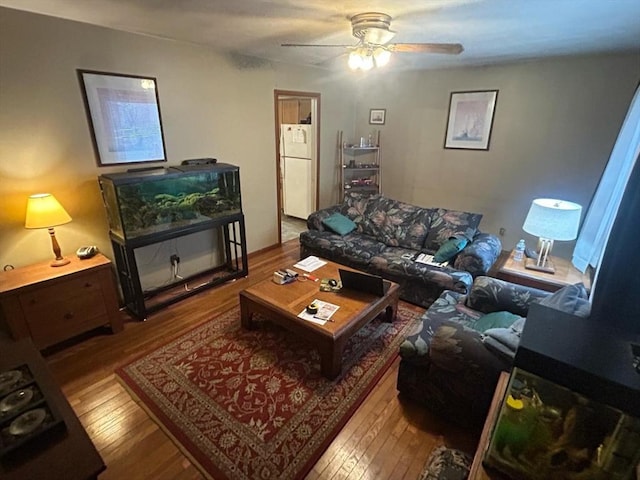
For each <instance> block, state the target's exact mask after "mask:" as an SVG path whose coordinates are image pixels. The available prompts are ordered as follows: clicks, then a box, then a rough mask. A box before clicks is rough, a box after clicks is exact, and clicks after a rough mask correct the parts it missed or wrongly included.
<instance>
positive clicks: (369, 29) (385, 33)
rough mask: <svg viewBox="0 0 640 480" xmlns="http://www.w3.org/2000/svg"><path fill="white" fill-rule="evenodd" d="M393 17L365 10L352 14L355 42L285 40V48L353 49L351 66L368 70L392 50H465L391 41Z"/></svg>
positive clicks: (447, 45)
mask: <svg viewBox="0 0 640 480" xmlns="http://www.w3.org/2000/svg"><path fill="white" fill-rule="evenodd" d="M390 27H391V17H390V16H389V15H387V14H385V13H379V12H365V13H358V14H357V15H354V16H353V17H351V32H352V34H353V36H354V37H356V38H357V39H358V43H357V44H356V45H322V44H305V43H283V44H282V46H283V47H340V48H346V49H348V50H350V51H351V53H350V54H349V67H351V68H352V69H353V70H357V69H361V70H369V69H371V68H373V66H374V65H375V66H378V67H382V66H383V65H386V64H387V63H388V62H389V60H390V59H391V53H393V52H408V53H418V52H426V53H444V54H450V55H457V54H459V53H461V52H462V51H463V50H464V49H463V47H462V45H461V44H459V43H389V42H390V41H391V40H392V39H393V37H394V36H395V34H396V32H394V31H393V30H391V29H390Z"/></svg>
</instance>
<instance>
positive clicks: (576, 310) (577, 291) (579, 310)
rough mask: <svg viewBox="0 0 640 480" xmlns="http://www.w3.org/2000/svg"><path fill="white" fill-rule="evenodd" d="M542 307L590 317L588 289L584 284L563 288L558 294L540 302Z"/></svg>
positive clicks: (553, 294)
mask: <svg viewBox="0 0 640 480" xmlns="http://www.w3.org/2000/svg"><path fill="white" fill-rule="evenodd" d="M540 305H544V306H545V307H549V308H553V309H554V310H560V311H561V312H565V313H569V314H571V315H576V316H578V317H588V316H589V314H590V313H591V303H590V302H589V296H588V295H587V289H586V288H585V287H584V285H583V284H582V283H576V284H575V285H567V286H566V287H562V288H561V289H560V290H558V291H557V292H554V293H552V294H551V295H549V296H548V297H546V298H543V299H542V300H540Z"/></svg>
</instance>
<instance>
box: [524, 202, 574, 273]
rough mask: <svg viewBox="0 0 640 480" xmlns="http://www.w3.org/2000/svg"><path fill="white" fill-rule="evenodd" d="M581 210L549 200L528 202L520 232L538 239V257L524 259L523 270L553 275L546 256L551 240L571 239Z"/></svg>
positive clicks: (570, 203)
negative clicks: (522, 231)
mask: <svg viewBox="0 0 640 480" xmlns="http://www.w3.org/2000/svg"><path fill="white" fill-rule="evenodd" d="M581 213H582V207H581V206H580V205H578V204H577V203H573V202H567V201H564V200H554V199H552V198H536V199H535V200H534V201H533V202H532V203H531V208H529V213H528V214H527V218H526V219H525V221H524V225H523V226H522V229H523V230H524V231H525V232H527V233H530V234H531V235H535V236H537V237H540V240H539V242H538V248H539V251H538V258H537V259H535V260H534V259H530V258H529V259H527V262H526V263H525V268H529V269H532V270H539V271H542V272H547V273H555V268H554V267H553V264H552V262H551V261H550V258H549V255H550V254H551V249H552V248H553V242H554V240H558V241H569V240H575V239H576V237H577V236H578V228H579V227H580V214H581Z"/></svg>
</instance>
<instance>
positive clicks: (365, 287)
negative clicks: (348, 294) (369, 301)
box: [338, 268, 391, 297]
mask: <svg viewBox="0 0 640 480" xmlns="http://www.w3.org/2000/svg"><path fill="white" fill-rule="evenodd" d="M338 272H339V273H340V281H341V282H342V287H343V288H347V289H350V290H355V291H358V292H365V293H372V294H373V295H377V296H379V297H383V296H384V295H385V293H387V291H388V290H389V287H390V286H391V282H389V281H387V280H384V279H383V278H382V277H379V276H377V275H369V274H368V273H362V272H354V271H353V270H343V269H342V268H339V269H338Z"/></svg>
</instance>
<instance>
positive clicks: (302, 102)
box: [278, 98, 311, 124]
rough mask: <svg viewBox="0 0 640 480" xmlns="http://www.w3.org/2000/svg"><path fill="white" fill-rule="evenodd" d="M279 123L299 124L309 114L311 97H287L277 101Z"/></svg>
mask: <svg viewBox="0 0 640 480" xmlns="http://www.w3.org/2000/svg"><path fill="white" fill-rule="evenodd" d="M278 108H279V109H280V112H279V113H280V123H293V124H299V123H301V121H302V120H306V119H307V118H309V117H310V115H311V99H309V98H287V99H284V100H280V101H279V103H278Z"/></svg>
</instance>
